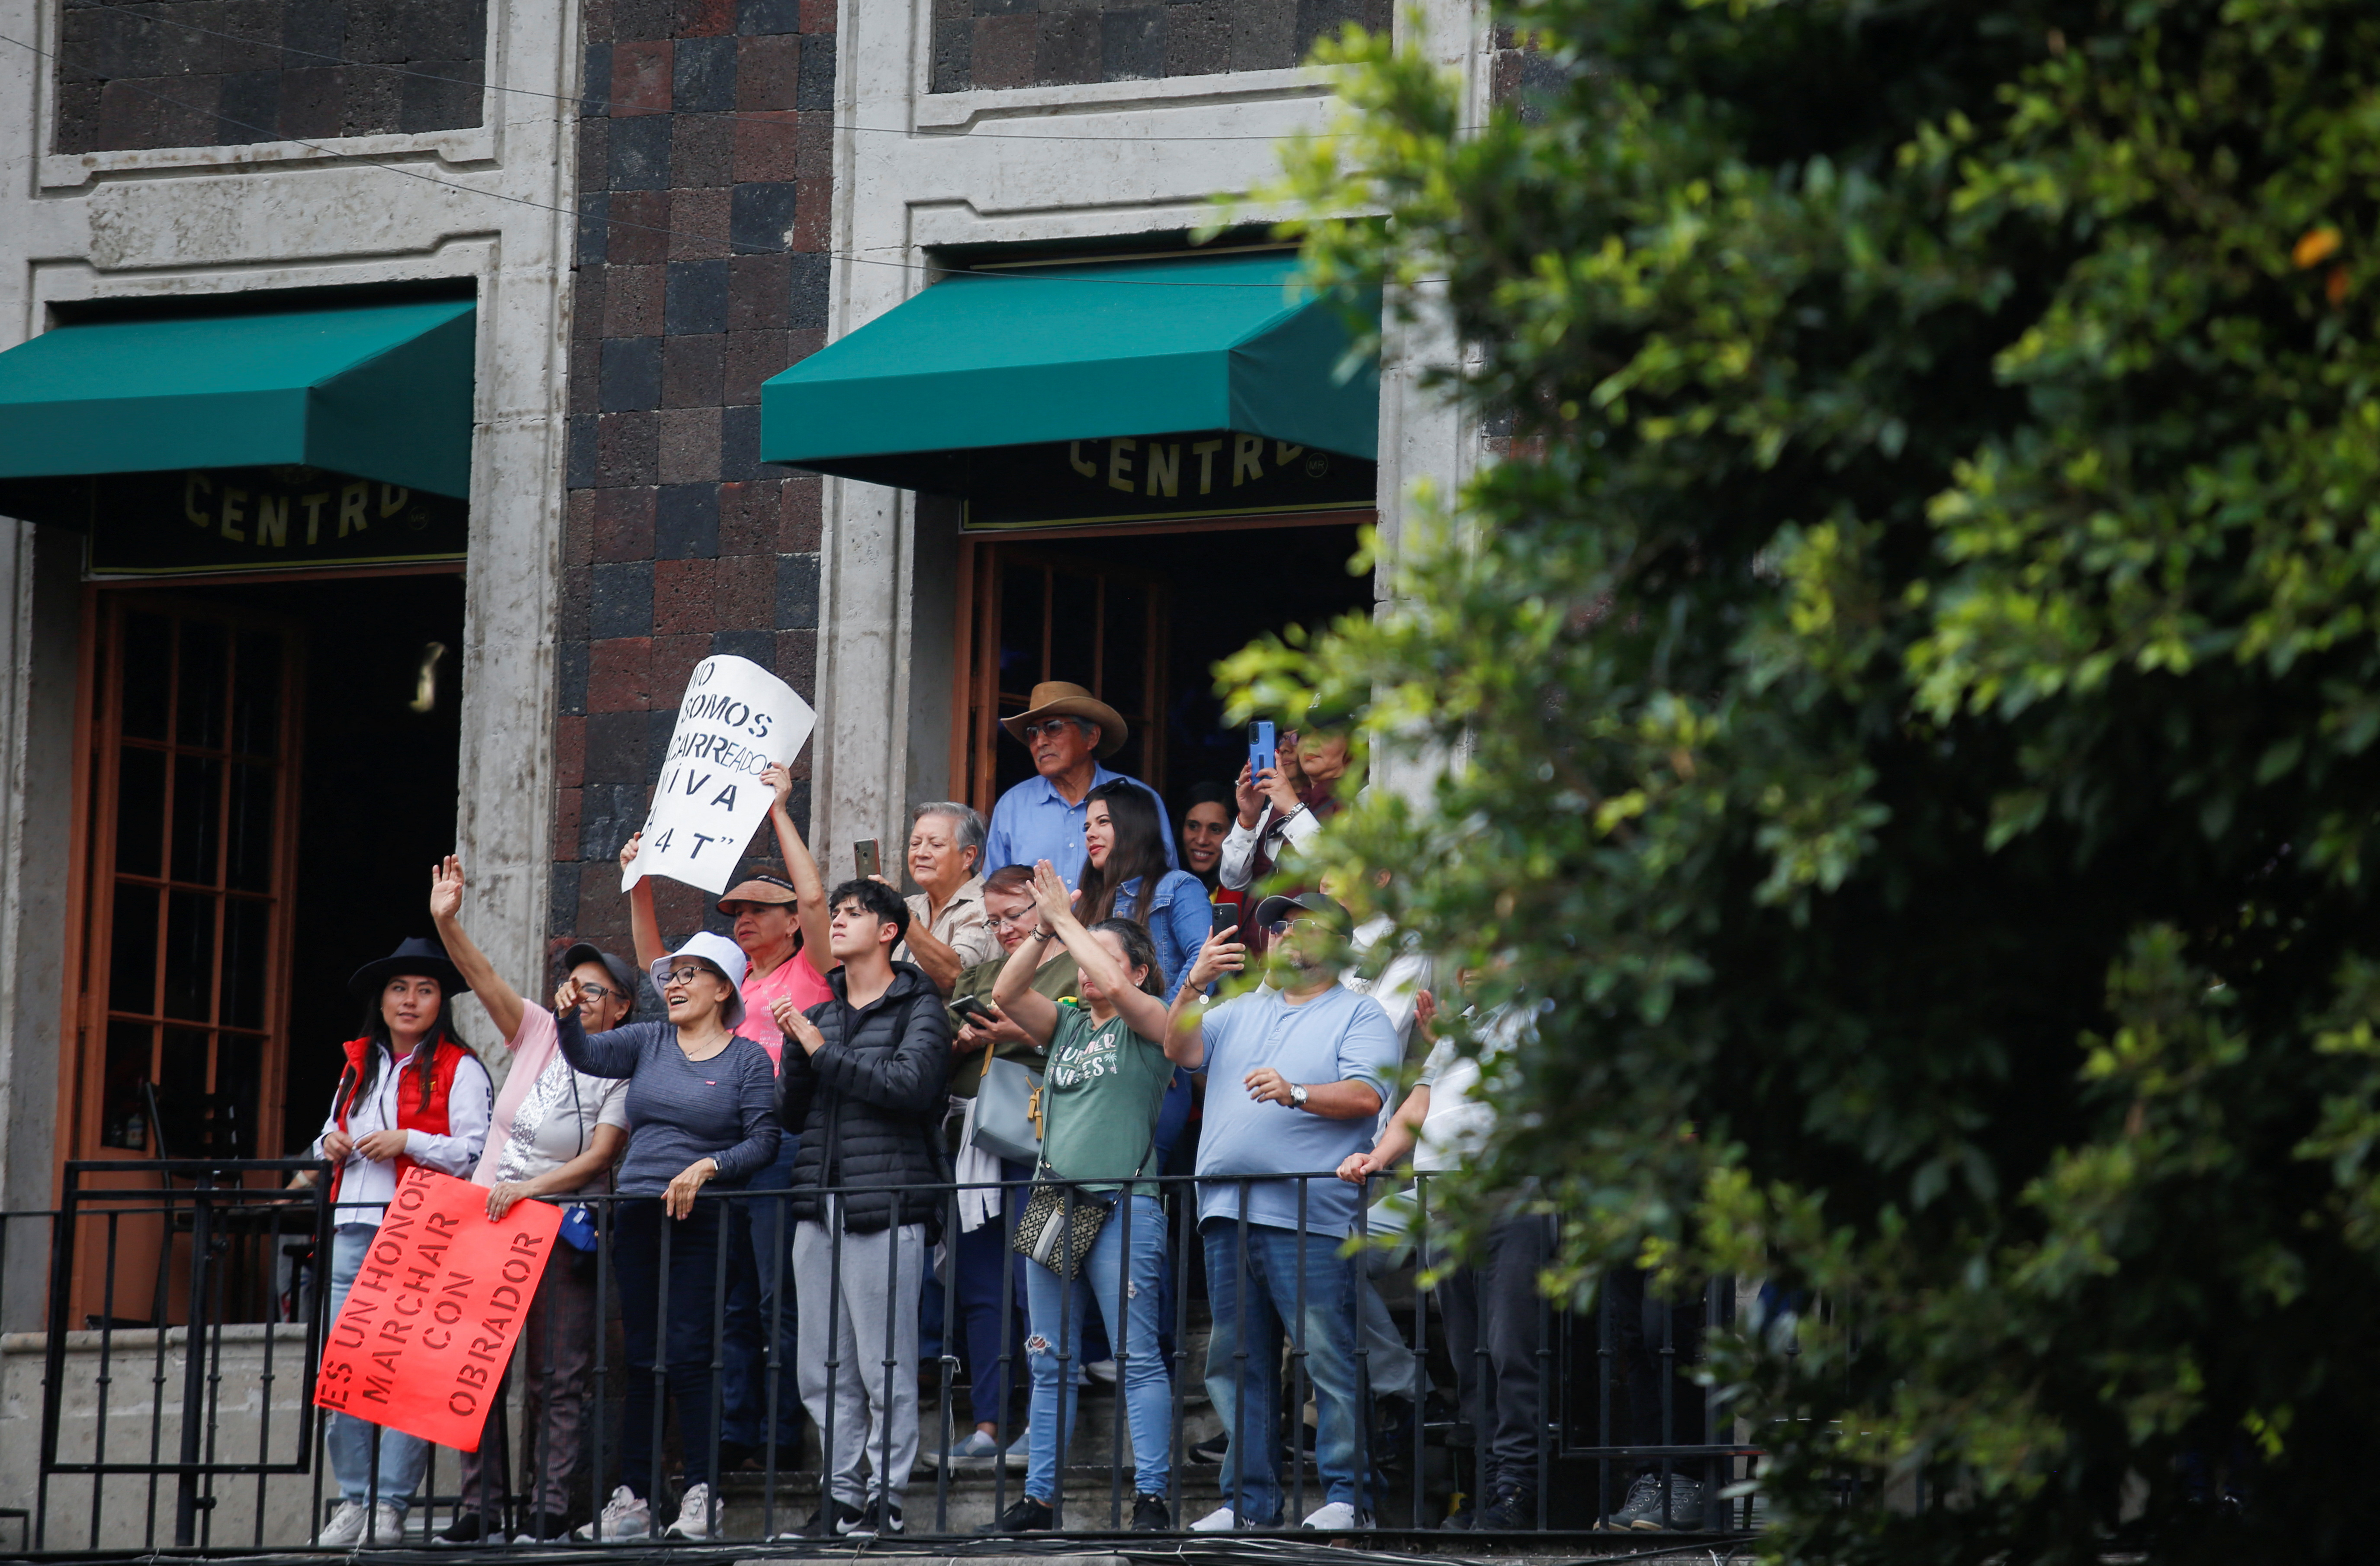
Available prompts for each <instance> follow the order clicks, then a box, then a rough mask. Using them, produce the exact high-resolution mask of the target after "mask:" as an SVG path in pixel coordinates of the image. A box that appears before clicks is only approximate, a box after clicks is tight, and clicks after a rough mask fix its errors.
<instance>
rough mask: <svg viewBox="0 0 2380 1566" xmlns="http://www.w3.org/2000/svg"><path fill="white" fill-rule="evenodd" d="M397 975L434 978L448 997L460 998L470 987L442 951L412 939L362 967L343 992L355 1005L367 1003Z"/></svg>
mask: <svg viewBox="0 0 2380 1566" xmlns="http://www.w3.org/2000/svg"><path fill="white" fill-rule="evenodd" d="M399 974H420V975H422V976H423V977H428V978H434V979H436V980H437V981H438V988H439V989H442V990H443V991H444V992H445V993H447V994H449V995H460V994H462V993H464V992H465V991H467V990H468V989H470V988H471V987H470V986H469V985H468V984H466V983H464V982H463V970H462V969H460V968H458V967H456V966H455V963H454V959H452V958H450V957H448V956H447V955H446V948H444V947H443V946H441V945H440V944H438V942H436V941H432V940H430V939H429V938H428V937H426V936H419V935H417V936H414V937H412V938H411V939H410V940H407V941H399V942H398V943H397V948H396V950H395V951H394V952H391V953H389V954H388V955H387V956H385V957H383V958H381V959H379V960H378V961H376V962H370V963H366V964H365V965H363V966H362V967H359V968H358V969H357V970H356V972H355V977H352V978H350V979H348V980H347V988H348V989H350V990H352V991H354V993H355V997H356V999H357V1000H358V1001H369V1000H370V999H371V998H372V997H373V996H374V995H377V994H379V993H380V989H381V986H383V985H384V984H386V983H387V982H388V981H389V980H390V979H392V978H395V977H396V976H397V975H399Z"/></svg>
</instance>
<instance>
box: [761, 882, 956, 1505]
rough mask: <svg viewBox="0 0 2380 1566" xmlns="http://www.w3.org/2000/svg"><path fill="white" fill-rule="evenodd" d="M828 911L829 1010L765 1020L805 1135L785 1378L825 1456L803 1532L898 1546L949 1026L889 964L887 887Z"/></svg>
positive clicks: (911, 972) (893, 907) (899, 908)
mask: <svg viewBox="0 0 2380 1566" xmlns="http://www.w3.org/2000/svg"><path fill="white" fill-rule="evenodd" d="M827 910H828V913H829V916H830V917H831V918H832V926H831V934H832V940H831V941H830V946H831V949H832V952H833V953H834V957H835V960H836V961H837V962H839V963H841V964H842V966H841V967H839V968H837V969H836V970H835V971H834V972H833V973H832V974H829V975H828V976H827V983H828V984H829V985H830V986H832V989H833V990H834V999H833V1000H832V1001H822V1002H820V1003H819V1004H817V1005H815V1006H812V1007H811V1008H810V1009H809V1010H808V1011H807V1012H797V1011H795V1009H794V1007H793V1003H792V1002H790V1001H780V1002H778V1003H777V1009H776V1022H777V1026H779V1027H781V1028H783V1030H784V1033H785V1037H786V1038H787V1040H788V1041H789V1044H791V1045H798V1046H799V1048H798V1049H795V1048H790V1047H789V1048H788V1049H787V1050H785V1056H784V1067H783V1070H782V1071H781V1072H780V1073H779V1074H778V1076H777V1118H778V1120H779V1121H780V1122H782V1123H783V1124H785V1125H787V1126H799V1127H800V1128H801V1132H802V1150H801V1153H800V1155H799V1156H798V1157H797V1158H796V1159H795V1160H794V1177H793V1189H794V1195H793V1196H792V1197H791V1198H790V1200H789V1203H788V1205H789V1206H790V1207H791V1208H792V1211H793V1217H794V1240H793V1264H794V1295H795V1302H796V1305H797V1306H798V1309H797V1312H796V1317H797V1320H798V1321H799V1324H800V1334H801V1337H800V1362H799V1364H798V1366H796V1370H797V1373H798V1376H799V1379H800V1382H801V1390H802V1402H803V1403H804V1404H806V1405H807V1407H808V1409H809V1414H810V1417H811V1418H812V1419H814V1420H816V1421H817V1422H818V1426H819V1432H820V1438H821V1439H822V1440H823V1441H824V1442H825V1445H826V1475H825V1479H824V1482H823V1484H822V1486H821V1488H822V1490H823V1492H824V1494H823V1496H822V1499H820V1505H819V1510H818V1513H817V1514H816V1515H815V1516H813V1517H812V1518H811V1519H810V1522H809V1524H808V1526H807V1527H806V1528H805V1529H804V1530H803V1532H804V1533H806V1534H808V1535H811V1536H821V1537H822V1536H832V1535H835V1534H843V1535H848V1536H868V1535H873V1534H897V1533H899V1532H901V1492H902V1491H903V1489H904V1488H905V1487H906V1486H907V1485H908V1482H909V1467H910V1464H912V1463H915V1462H916V1461H917V1297H918V1281H919V1280H920V1278H921V1277H922V1276H923V1275H924V1271H925V1266H926V1247H927V1246H928V1245H929V1244H932V1243H933V1239H934V1235H935V1233H936V1232H938V1231H939V1230H940V1228H941V1213H942V1208H943V1205H944V1204H945V1203H946V1202H947V1201H948V1200H949V1196H948V1194H947V1193H945V1192H941V1191H937V1190H933V1189H931V1187H932V1186H933V1185H935V1184H938V1183H942V1182H947V1181H948V1180H949V1179H950V1177H951V1175H950V1167H949V1163H948V1160H947V1159H946V1158H945V1156H944V1154H943V1152H942V1144H941V1136H940V1135H939V1134H938V1130H937V1128H938V1127H939V1125H940V1123H941V1116H942V1096H943V1083H944V1082H945V1080H946V1079H947V1078H948V1076H949V1074H950V1054H951V1030H950V1021H949V1018H948V1017H947V1016H946V1015H945V1014H944V1013H943V1010H942V997H941V993H940V992H939V991H937V990H936V989H934V984H933V981H932V980H931V979H929V978H928V977H926V976H925V973H924V972H923V971H922V970H920V969H918V968H917V967H915V966H913V965H910V964H907V963H896V962H894V961H892V948H893V947H894V946H896V945H898V944H899V943H900V941H901V940H902V938H903V937H904V936H905V935H906V934H907V933H908V927H909V909H908V905H907V904H905V903H904V902H902V900H901V898H900V896H899V895H898V894H897V893H896V892H893V890H892V888H891V887H889V886H887V885H885V884H884V883H883V882H882V881H880V880H852V881H845V882H844V884H843V885H841V886H838V887H836V888H835V889H834V892H832V895H830V896H829V897H828V899H827ZM901 1187H909V1188H908V1189H901ZM917 1187H926V1189H918V1188H917ZM887 1359H890V1360H892V1365H891V1366H889V1367H888V1366H886V1364H885V1361H886V1360H887ZM830 1366H831V1367H832V1368H830Z"/></svg>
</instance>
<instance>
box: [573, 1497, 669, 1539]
mask: <svg viewBox="0 0 2380 1566" xmlns="http://www.w3.org/2000/svg"><path fill="white" fill-rule="evenodd" d="M599 1525H600V1526H601V1530H602V1536H603V1538H604V1539H606V1540H611V1539H623V1538H635V1539H640V1538H643V1537H644V1536H645V1535H647V1534H648V1533H650V1532H651V1531H652V1525H653V1512H652V1508H650V1507H649V1506H647V1505H646V1504H645V1503H644V1502H643V1501H642V1500H641V1499H638V1498H637V1492H636V1491H634V1490H632V1489H630V1488H629V1487H627V1486H625V1485H622V1486H621V1487H619V1488H618V1489H615V1490H613V1492H612V1499H609V1500H607V1501H605V1502H604V1503H603V1515H602V1517H601V1518H600V1519H599V1520H598V1522H596V1523H583V1524H579V1528H578V1536H579V1537H580V1538H582V1539H592V1538H594V1537H595V1536H596V1529H597V1527H598V1526H599Z"/></svg>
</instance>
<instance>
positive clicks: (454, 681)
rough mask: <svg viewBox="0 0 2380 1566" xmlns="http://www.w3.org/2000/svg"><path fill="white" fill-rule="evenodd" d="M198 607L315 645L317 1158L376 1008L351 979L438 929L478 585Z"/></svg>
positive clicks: (306, 908) (295, 1052) (286, 1099)
mask: <svg viewBox="0 0 2380 1566" xmlns="http://www.w3.org/2000/svg"><path fill="white" fill-rule="evenodd" d="M190 596H193V597H197V598H202V599H206V600H210V601H222V602H225V603H226V604H237V605H238V606H240V607H242V608H248V609H253V610H256V611H260V612H265V613H272V614H273V615H276V616H278V617H279V618H281V619H283V620H284V621H286V622H292V623H295V624H296V625H297V626H298V627H299V634H300V635H301V636H302V637H303V639H304V644H305V660H304V662H305V690H304V695H303V698H302V701H303V706H302V713H303V723H302V738H301V740H300V742H299V747H298V766H297V787H298V806H297V844H296V846H297V891H296V898H295V905H296V910H297V918H296V920H295V926H294V932H293V935H292V939H291V943H290V953H289V964H288V967H287V969H286V970H285V971H286V972H287V973H288V975H289V997H288V1001H289V1004H288V1017H289V1030H288V1051H287V1060H288V1068H287V1076H286V1091H285V1094H284V1096H283V1099H282V1101H283V1103H284V1105H285V1114H284V1121H283V1126H282V1136H281V1146H282V1148H283V1150H284V1151H285V1153H298V1152H302V1151H303V1150H304V1149H305V1147H307V1146H308V1144H310V1142H312V1141H313V1139H314V1134H315V1132H316V1131H318V1130H319V1129H320V1128H321V1126H322V1116H323V1115H324V1113H325V1112H326V1111H328V1109H329V1106H330V1101H331V1093H332V1090H333V1089H334V1087H336V1086H337V1085H338V1080H339V1066H340V1058H341V1057H340V1051H339V1046H340V1044H341V1043H342V1042H343V1041H345V1040H346V1039H349V1038H354V1037H355V1036H356V1032H357V1024H358V1021H359V1020H360V1018H361V1016H362V1008H361V1007H360V1006H359V1005H358V1002H356V1001H355V999H354V998H353V997H352V996H350V995H349V994H348V993H347V976H348V975H349V974H351V973H353V972H355V970H356V969H357V968H358V967H360V966H362V965H364V964H365V963H367V962H369V961H370V960H371V959H372V958H374V957H379V956H385V955H386V954H387V953H389V951H390V950H391V949H392V948H394V947H395V945H396V943H397V942H398V941H402V940H404V939H405V938H406V937H407V936H408V935H427V934H429V933H430V906H429V903H430V867H431V865H432V864H433V863H434V862H435V861H436V860H437V859H439V858H440V857H441V856H443V855H446V854H450V853H452V852H454V849H455V797H456V793H457V782H456V780H457V777H458V776H459V772H460V768H461V761H462V738H463V725H462V690H463V668H462V651H463V578H462V577H459V576H455V575H445V574H442V575H434V576H418V577H357V578H350V579H344V580H337V581H326V582H303V583H277V584H268V585H261V586H253V587H249V586H239V587H222V588H213V589H204V590H203V591H201V592H199V593H194V594H192V595H190Z"/></svg>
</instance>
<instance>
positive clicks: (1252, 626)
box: [966, 523, 1372, 811]
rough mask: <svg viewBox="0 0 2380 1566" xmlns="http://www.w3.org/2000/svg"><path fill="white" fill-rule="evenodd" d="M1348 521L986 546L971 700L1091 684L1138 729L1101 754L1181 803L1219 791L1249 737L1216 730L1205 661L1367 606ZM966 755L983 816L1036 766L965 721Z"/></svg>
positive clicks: (1367, 581) (1218, 722) (992, 731)
mask: <svg viewBox="0 0 2380 1566" xmlns="http://www.w3.org/2000/svg"><path fill="white" fill-rule="evenodd" d="M1357 531H1358V526H1357V525H1356V524H1354V523H1343V524H1342V523H1332V524H1326V525H1319V526H1289V527H1279V528H1211V529H1202V530H1196V531H1175V530H1168V531H1165V532H1162V533H1145V534H1127V535H1121V536H1112V537H1105V538H1064V537H1057V538H1051V537H1042V538H1038V539H1034V540H1016V541H1014V542H1010V541H1007V540H999V541H989V540H988V541H986V542H985V543H983V544H980V545H978V546H977V553H976V557H975V567H974V569H975V580H976V595H975V604H976V613H977V617H978V618H977V622H976V624H977V626H978V627H979V628H980V632H981V634H980V635H979V637H978V639H977V643H976V659H977V667H976V669H975V670H974V671H973V679H972V680H971V682H970V686H969V688H970V690H971V691H973V692H975V693H976V696H975V701H976V704H977V708H978V710H980V709H981V708H982V707H983V706H985V705H990V706H991V707H992V708H993V709H994V715H995V716H996V717H1003V718H1004V717H1007V716H1009V715H1011V714H1013V713H1015V712H1018V711H1022V710H1024V706H1025V701H1026V696H1027V695H1028V693H1029V692H1030V691H1031V689H1032V687H1033V686H1034V684H1035V683H1036V682H1037V681H1039V680H1044V679H1053V680H1072V681H1074V682H1075V684H1078V685H1082V686H1087V687H1089V688H1090V689H1091V690H1093V691H1094V692H1096V693H1098V694H1099V697H1100V698H1101V699H1102V700H1105V701H1106V702H1108V703H1109V704H1110V705H1111V706H1112V707H1114V708H1115V709H1116V710H1118V711H1119V712H1121V713H1123V715H1124V717H1125V718H1126V719H1127V721H1129V722H1132V724H1133V727H1134V730H1135V732H1134V734H1133V738H1132V742H1131V743H1130V744H1129V745H1128V746H1126V747H1125V748H1124V749H1123V752H1122V753H1120V754H1119V755H1117V756H1116V757H1114V758H1113V759H1111V761H1110V762H1109V763H1108V764H1109V765H1110V766H1112V767H1114V768H1115V769H1116V770H1118V771H1124V772H1129V773H1131V774H1132V775H1134V776H1136V777H1138V778H1140V779H1141V780H1142V781H1143V782H1145V783H1149V784H1150V785H1151V786H1153V787H1154V788H1156V789H1157V790H1158V791H1159V793H1160V794H1161V795H1164V796H1165V798H1166V799H1167V801H1168V802H1169V807H1172V808H1176V809H1178V806H1179V801H1180V799H1181V796H1182V795H1184V793H1185V792H1186V791H1187V790H1188V789H1189V788H1190V787H1191V786H1192V785H1194V784H1196V783H1206V782H1214V783H1223V784H1226V785H1228V784H1229V783H1231V782H1232V781H1233V778H1234V777H1236V776H1237V775H1238V772H1239V769H1240V767H1241V765H1242V763H1243V762H1245V759H1246V758H1247V740H1246V737H1245V734H1242V733H1240V732H1237V731H1233V730H1230V729H1227V728H1226V727H1225V726H1224V723H1223V704H1222V701H1221V698H1219V697H1218V696H1217V695H1216V694H1215V665H1216V663H1217V662H1220V660H1222V659H1224V658H1226V657H1228V656H1230V655H1231V654H1232V653H1233V652H1236V651H1238V650H1239V649H1241V648H1244V647H1245V646H1246V645H1247V644H1248V643H1250V642H1252V641H1254V640H1256V639H1257V637H1261V636H1263V635H1265V634H1266V633H1268V632H1279V631H1282V630H1285V629H1287V628H1288V627H1290V626H1292V625H1298V626H1303V627H1304V628H1305V629H1306V630H1308V631H1318V630H1320V629H1322V628H1323V627H1325V626H1327V625H1330V622H1332V621H1333V620H1336V619H1337V618H1338V617H1339V616H1340V615H1342V614H1344V613H1348V612H1350V611H1367V610H1368V609H1369V608H1370V607H1371V603H1372V581H1371V577H1370V576H1369V575H1368V574H1366V575H1360V576H1358V575H1354V574H1351V573H1350V572H1349V570H1348V563H1349V562H1350V561H1351V560H1352V559H1353V558H1354V554H1355V546H1356V535H1357ZM987 663H988V664H990V668H989V669H987V668H986V667H984V666H983V665H985V664H987ZM987 694H988V695H989V696H990V702H989V703H987V702H986V699H985V698H986V695H987ZM1150 714H1155V716H1156V720H1157V721H1156V722H1149V721H1148V717H1149V715H1150ZM968 762H969V764H968V767H967V777H966V786H967V792H968V793H970V794H972V795H977V797H975V798H974V799H973V801H972V802H973V803H974V804H975V805H976V806H977V807H978V808H980V809H984V810H987V811H988V810H989V809H990V807H991V803H992V801H993V800H995V799H997V798H998V797H999V795H1001V793H1002V792H1003V791H1005V790H1007V789H1008V788H1011V787H1013V786H1014V784H1016V783H1021V782H1022V781H1024V779H1025V778H1026V776H1027V775H1028V774H1029V772H1030V770H1031V762H1030V761H1029V760H1028V759H1027V758H1026V752H1025V747H1023V746H1021V745H1018V744H1016V743H1015V742H1014V740H1011V739H1009V738H1007V737H1006V736H1005V735H1004V734H1002V733H1001V732H1000V731H999V729H998V728H997V727H995V726H993V725H992V724H990V723H981V724H979V725H977V726H976V727H975V728H974V730H973V732H972V734H971V737H970V746H969V757H968Z"/></svg>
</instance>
